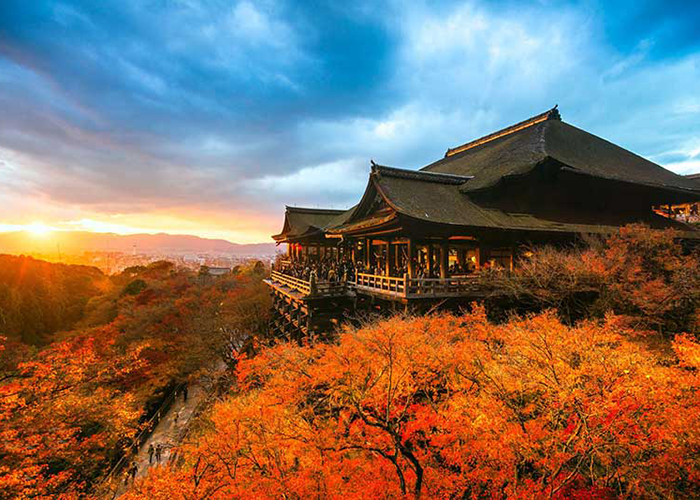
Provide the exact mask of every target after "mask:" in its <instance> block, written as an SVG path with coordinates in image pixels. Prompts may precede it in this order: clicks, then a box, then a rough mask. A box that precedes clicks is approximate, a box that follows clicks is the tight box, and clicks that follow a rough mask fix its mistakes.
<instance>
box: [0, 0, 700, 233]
mask: <svg viewBox="0 0 700 500" xmlns="http://www.w3.org/2000/svg"><path fill="white" fill-rule="evenodd" d="M698 19H700V7H698V6H695V5H688V4H687V3H677V2H673V1H671V2H668V1H667V2H663V3H662V2H654V3H648V2H647V3H645V4H644V5H640V2H631V1H630V2H616V3H615V4H614V5H610V4H609V3H608V2H600V3H598V2H594V1H588V2H582V3H568V2H558V1H547V2H538V3H533V4H529V5H524V4H523V3H522V2H510V1H501V2H449V1H446V2H430V3H423V2H412V3H407V2H396V3H390V4H388V5H386V6H383V7H378V6H377V4H375V3H373V2H356V3H352V5H350V6H347V7H344V6H340V4H337V3H333V2H330V3H328V4H324V3H315V4H314V5H313V6H305V5H302V4H299V3H297V2H286V1H284V0H262V1H255V2H253V1H247V0H243V1H238V2H230V1H225V0H220V1H213V2H212V1H207V2H204V1H195V0H179V1H174V2H166V3H153V2H141V1H138V0H122V1H116V0H105V1H103V2H89V1H78V0H73V1H65V2H61V3H60V4H59V3H58V2H49V1H42V0H37V1H33V2H26V1H22V0H5V1H4V2H0V109H2V113H0V202H1V203H2V204H3V207H5V208H6V210H5V211H4V212H3V216H2V218H1V219H0V224H5V225H6V226H8V227H9V226H11V225H16V224H21V223H28V222H31V221H32V220H37V219H41V220H46V221H50V222H52V223H54V224H58V225H61V224H62V225H68V226H70V225H71V224H73V225H78V226H80V227H82V228H93V229H95V230H100V229H99V228H103V229H104V230H106V228H110V227H111V228H114V227H117V228H122V229H123V231H128V229H129V228H130V227H133V228H139V229H149V230H159V229H160V230H165V231H172V232H183V231H189V232H194V233H197V234H208V235H214V234H216V235H218V236H224V237H230V238H236V239H239V240H241V241H254V240H263V239H265V238H266V237H267V235H268V234H271V233H274V232H276V231H277V230H278V229H279V228H278V226H279V224H280V222H281V215H280V212H281V210H282V208H283V206H284V205H285V204H290V205H293V204H297V205H309V206H334V207H348V206H350V205H352V204H354V203H355V202H356V201H357V200H358V199H359V196H360V195H361V192H362V190H363V189H364V186H365V183H366V181H367V172H368V170H369V161H370V159H374V160H375V161H377V162H378V163H383V164H388V165H394V166H401V167H409V168H419V167H420V166H422V165H425V164H426V163H428V162H430V161H433V160H435V159H437V158H439V157H440V156H441V155H442V154H444V151H445V150H446V149H447V148H448V147H451V146H454V145H457V144H460V143H462V142H465V141H468V140H470V139H472V138H474V137H477V136H479V135H482V134H485V133H488V132H490V131H492V130H494V129H496V128H499V127H502V126H506V125H508V124H510V123H512V122H515V121H519V120H521V119H524V118H526V117H528V116H530V115H533V114H535V113H538V112H540V111H543V110H544V109H547V108H549V107H551V106H553V105H554V104H556V103H558V104H559V105H560V109H561V111H562V115H563V117H564V119H565V120H566V121H568V122H570V123H573V124H575V125H577V126H580V127H582V128H585V129H587V130H590V131H591V132H593V133H596V134H598V135H601V136H602V137H605V138H607V139H609V140H611V141H613V142H616V143H619V144H621V145H622V146H625V147H627V148H629V149H631V150H633V151H635V152H637V153H639V154H642V155H645V156H647V157H649V158H651V159H652V160H654V161H657V162H659V163H661V164H663V165H666V166H667V167H669V168H671V169H673V170H675V171H677V172H680V173H689V172H691V171H697V170H700V100H699V99H698V90H700V88H699V87H698V82H700V44H699V41H700V32H699V30H700V28H698V27H699V26H700V23H698V22H697V21H698Z"/></svg>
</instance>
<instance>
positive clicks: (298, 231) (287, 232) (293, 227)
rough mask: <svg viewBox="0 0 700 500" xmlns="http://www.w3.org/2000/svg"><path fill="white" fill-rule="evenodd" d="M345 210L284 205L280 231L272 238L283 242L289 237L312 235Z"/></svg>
mask: <svg viewBox="0 0 700 500" xmlns="http://www.w3.org/2000/svg"><path fill="white" fill-rule="evenodd" d="M345 212H346V210H330V209H322V208H304V207H289V206H288V207H285V213H284V226H283V227H282V232H281V233H279V234H276V235H274V236H273V238H274V239H275V240H277V241H278V242H283V241H285V240H288V239H290V238H299V237H302V236H310V235H313V234H314V233H316V232H319V231H321V230H322V229H323V228H325V227H326V226H327V225H328V223H329V222H331V221H332V220H333V219H335V218H336V217H338V216H339V215H342V214H343V213H345Z"/></svg>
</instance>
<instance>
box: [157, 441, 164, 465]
mask: <svg viewBox="0 0 700 500" xmlns="http://www.w3.org/2000/svg"><path fill="white" fill-rule="evenodd" d="M162 453H163V447H162V446H161V444H160V443H158V444H156V462H158V463H160V457H161V454H162Z"/></svg>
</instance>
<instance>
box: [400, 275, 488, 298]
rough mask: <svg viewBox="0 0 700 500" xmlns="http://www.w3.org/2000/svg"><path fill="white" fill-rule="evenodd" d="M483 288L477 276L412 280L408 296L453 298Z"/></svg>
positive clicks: (409, 281)
mask: <svg viewBox="0 0 700 500" xmlns="http://www.w3.org/2000/svg"><path fill="white" fill-rule="evenodd" d="M482 288H483V287H482V286H481V284H480V282H479V279H478V277H476V276H460V277H454V278H411V279H409V280H408V290H407V293H406V295H407V296H410V297H453V296H461V295H468V294H470V293H475V292H478V291H479V290H480V289H482Z"/></svg>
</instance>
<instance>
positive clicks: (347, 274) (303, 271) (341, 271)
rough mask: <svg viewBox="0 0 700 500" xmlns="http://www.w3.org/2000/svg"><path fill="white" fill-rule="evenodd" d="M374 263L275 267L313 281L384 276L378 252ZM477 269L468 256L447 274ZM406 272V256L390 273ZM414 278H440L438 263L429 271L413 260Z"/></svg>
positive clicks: (325, 260) (329, 260)
mask: <svg viewBox="0 0 700 500" xmlns="http://www.w3.org/2000/svg"><path fill="white" fill-rule="evenodd" d="M374 261H375V262H376V263H377V264H376V265H370V266H365V264H364V262H357V263H353V262H352V261H351V260H350V259H341V260H335V259H332V258H323V259H321V260H315V259H307V260H303V261H285V262H284V264H283V265H278V269H280V270H284V272H285V274H288V275H289V276H292V277H294V278H298V279H302V280H304V281H311V276H312V275H313V276H314V277H315V279H316V281H328V282H331V283H333V282H338V281H344V280H347V281H354V280H355V275H356V274H357V273H363V274H372V275H375V276H386V275H387V274H386V264H385V261H384V260H383V257H382V256H381V255H377V256H376V257H375V259H374ZM491 267H493V268H497V267H498V266H497V263H495V262H486V263H484V264H483V265H482V269H489V268H491ZM475 272H477V268H476V264H475V263H474V262H472V261H471V260H469V259H467V260H466V261H465V262H464V264H460V263H458V262H452V263H451V264H450V266H449V268H448V276H450V277H459V276H468V275H470V274H474V273H475ZM406 273H408V268H407V262H406V259H400V264H399V265H398V266H394V268H393V269H392V272H391V276H393V277H398V278H400V277H403V276H404V274H406ZM415 276H416V278H439V277H440V266H439V264H438V263H437V262H435V263H434V265H433V268H432V272H431V271H430V269H429V266H428V263H427V262H425V260H423V261H421V262H418V263H416V269H415Z"/></svg>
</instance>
